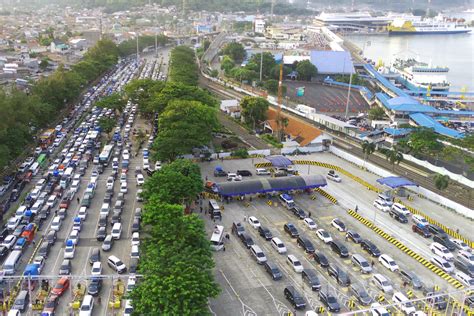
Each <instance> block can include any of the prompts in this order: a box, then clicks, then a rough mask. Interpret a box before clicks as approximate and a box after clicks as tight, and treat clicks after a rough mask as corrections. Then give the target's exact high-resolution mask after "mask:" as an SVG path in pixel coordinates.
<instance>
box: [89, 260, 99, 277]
mask: <svg viewBox="0 0 474 316" xmlns="http://www.w3.org/2000/svg"><path fill="white" fill-rule="evenodd" d="M101 274H102V263H100V261H96V262H94V263H93V264H92V268H91V275H101Z"/></svg>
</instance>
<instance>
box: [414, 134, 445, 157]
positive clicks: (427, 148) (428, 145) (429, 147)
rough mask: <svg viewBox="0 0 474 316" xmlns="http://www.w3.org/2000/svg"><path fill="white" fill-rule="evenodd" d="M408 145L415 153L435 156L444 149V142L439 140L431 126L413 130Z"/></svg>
mask: <svg viewBox="0 0 474 316" xmlns="http://www.w3.org/2000/svg"><path fill="white" fill-rule="evenodd" d="M408 146H409V147H410V149H411V150H412V152H413V154H415V155H419V154H426V155H432V156H433V155H436V154H438V153H439V152H440V151H441V150H442V149H443V144H441V143H440V142H438V136H437V135H436V133H435V132H434V131H433V130H432V129H430V128H418V129H416V130H415V131H413V132H412V133H411V134H410V136H409V139H408Z"/></svg>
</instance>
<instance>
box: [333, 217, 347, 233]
mask: <svg viewBox="0 0 474 316" xmlns="http://www.w3.org/2000/svg"><path fill="white" fill-rule="evenodd" d="M331 225H332V226H333V227H334V228H336V229H337V230H338V231H340V232H345V231H346V225H344V223H343V222H342V221H341V220H340V219H339V218H335V219H333V220H332V221H331Z"/></svg>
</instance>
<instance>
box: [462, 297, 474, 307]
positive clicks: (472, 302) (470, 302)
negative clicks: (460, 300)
mask: <svg viewBox="0 0 474 316" xmlns="http://www.w3.org/2000/svg"><path fill="white" fill-rule="evenodd" d="M464 305H466V306H469V308H473V307H474V294H473V295H469V296H468V297H466V299H465V300H464Z"/></svg>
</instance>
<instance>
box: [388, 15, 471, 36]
mask: <svg viewBox="0 0 474 316" xmlns="http://www.w3.org/2000/svg"><path fill="white" fill-rule="evenodd" d="M387 30H388V34H389V35H415V34H421V35H423V34H462V33H469V32H471V29H470V28H469V27H468V25H467V24H466V23H460V22H459V21H447V20H446V19H445V18H444V17H443V16H437V17H435V18H434V19H423V20H407V19H394V20H393V22H392V23H390V24H389V25H388V26H387Z"/></svg>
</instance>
